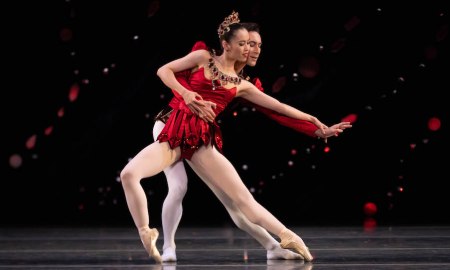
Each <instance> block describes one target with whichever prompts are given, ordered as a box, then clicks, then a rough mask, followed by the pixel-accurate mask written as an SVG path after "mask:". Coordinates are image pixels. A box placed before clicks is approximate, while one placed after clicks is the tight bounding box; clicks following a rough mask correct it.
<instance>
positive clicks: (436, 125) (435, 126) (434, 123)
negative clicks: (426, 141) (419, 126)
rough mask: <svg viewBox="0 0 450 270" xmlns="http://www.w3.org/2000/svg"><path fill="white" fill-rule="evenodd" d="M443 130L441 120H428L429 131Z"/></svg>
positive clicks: (435, 118)
mask: <svg viewBox="0 0 450 270" xmlns="http://www.w3.org/2000/svg"><path fill="white" fill-rule="evenodd" d="M440 128H441V120H439V118H437V117H432V118H430V119H429V120H428V129H430V130H431V131H437V130H439V129H440Z"/></svg>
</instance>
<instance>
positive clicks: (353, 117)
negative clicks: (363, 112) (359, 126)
mask: <svg viewBox="0 0 450 270" xmlns="http://www.w3.org/2000/svg"><path fill="white" fill-rule="evenodd" d="M356 119H358V115H357V114H356V113H351V114H348V115H347V116H344V117H343V118H342V119H341V122H350V124H353V123H355V122H356Z"/></svg>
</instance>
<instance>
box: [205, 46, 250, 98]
mask: <svg viewBox="0 0 450 270" xmlns="http://www.w3.org/2000/svg"><path fill="white" fill-rule="evenodd" d="M210 54H211V58H209V60H208V69H209V72H210V73H211V76H212V78H211V81H212V85H213V90H215V89H216V85H215V83H214V81H219V84H220V86H224V85H226V84H228V83H233V84H235V85H239V84H240V83H241V80H242V78H241V77H239V76H236V77H235V76H230V75H227V74H225V73H223V72H222V71H220V70H219V68H218V67H217V66H216V64H215V62H214V55H215V52H214V51H212V52H211V53H210Z"/></svg>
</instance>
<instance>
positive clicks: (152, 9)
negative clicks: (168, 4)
mask: <svg viewBox="0 0 450 270" xmlns="http://www.w3.org/2000/svg"><path fill="white" fill-rule="evenodd" d="M158 10H159V0H155V1H151V2H150V3H149V4H148V8H147V17H148V18H151V17H153V16H155V14H156V13H157V12H158Z"/></svg>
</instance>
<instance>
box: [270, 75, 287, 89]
mask: <svg viewBox="0 0 450 270" xmlns="http://www.w3.org/2000/svg"><path fill="white" fill-rule="evenodd" d="M286 80H287V79H286V76H282V77H279V78H278V79H277V80H276V81H275V82H274V83H273V85H272V93H278V92H280V91H281V90H282V89H283V87H284V86H285V85H286Z"/></svg>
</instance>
